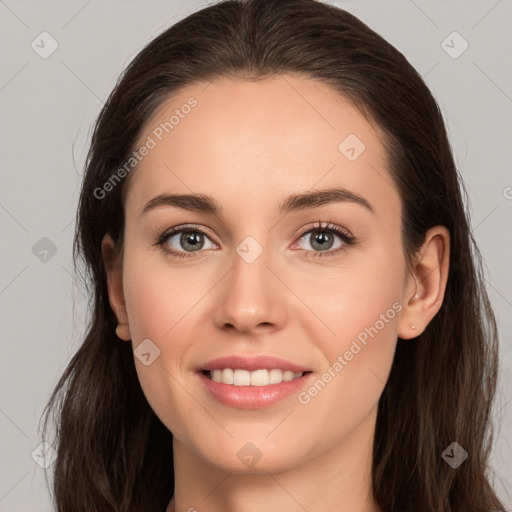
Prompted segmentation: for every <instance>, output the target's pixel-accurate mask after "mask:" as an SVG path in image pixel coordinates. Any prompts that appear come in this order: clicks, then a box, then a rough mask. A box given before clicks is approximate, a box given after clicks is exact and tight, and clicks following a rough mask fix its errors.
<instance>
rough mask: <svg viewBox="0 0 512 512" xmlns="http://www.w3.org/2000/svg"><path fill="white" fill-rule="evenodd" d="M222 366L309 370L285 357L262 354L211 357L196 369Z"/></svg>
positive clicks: (214, 368) (220, 368)
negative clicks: (254, 355)
mask: <svg viewBox="0 0 512 512" xmlns="http://www.w3.org/2000/svg"><path fill="white" fill-rule="evenodd" d="M224 368H232V369H240V370H247V371H249V372H251V371H255V370H263V369H268V370H272V369H274V368H277V369H279V370H284V371H287V370H288V371H292V372H294V373H302V372H307V371H310V370H309V369H308V368H306V367H304V366H301V365H299V364H295V363H292V362H290V361H286V360H285V359H281V358H279V357H274V356H263V355H262V356H256V357H244V356H240V355H238V356H237V355H234V356H227V357H219V358H218V359H212V360H211V361H208V362H207V363H204V364H203V365H202V366H201V367H200V368H198V371H202V370H223V369H224Z"/></svg>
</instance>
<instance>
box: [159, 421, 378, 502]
mask: <svg viewBox="0 0 512 512" xmlns="http://www.w3.org/2000/svg"><path fill="white" fill-rule="evenodd" d="M375 419H376V411H374V412H373V413H372V414H371V415H369V417H367V418H366V420H365V421H364V423H363V424H360V425H359V426H358V428H357V430H356V431H355V432H353V433H352V434H351V435H350V436H347V437H345V438H344V439H343V441H342V442H341V443H339V444H337V445H335V447H334V448H332V449H330V450H329V451H328V452H324V453H320V454H318V455H316V456H315V457H312V458H309V459H307V460H306V458H305V460H304V462H303V463H301V464H300V465H297V466H294V467H290V468H288V469H286V470H284V471H281V472H278V473H270V472H268V471H265V470H264V468H263V467H262V468H261V470H260V472H258V473H254V472H253V473H239V472H237V473H235V472H229V471H222V470H220V469H219V468H217V467H215V466H213V465H212V464H210V463H209V462H208V461H205V460H204V459H202V458H199V457H198V456H197V455H196V454H194V453H193V452H191V451H190V450H189V449H188V448H187V447H186V446H185V445H183V444H182V443H181V442H180V441H179V440H177V439H176V438H175V437H174V440H173V447H174V468H175V493H174V497H173V499H172V500H171V502H170V503H169V507H168V508H167V511H166V512H174V511H175V512H197V511H201V510H208V512H231V511H237V510H243V511H244V512H259V511H261V510H279V511H280V512H299V511H301V512H302V511H304V510H307V511H308V512H320V511H321V512H331V511H332V512H334V511H336V512H348V511H350V512H380V509H379V507H378V506H377V504H376V503H375V501H374V498H373V492H372V479H371V467H372V449H373V434H374V429H375Z"/></svg>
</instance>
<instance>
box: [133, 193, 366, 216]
mask: <svg viewBox="0 0 512 512" xmlns="http://www.w3.org/2000/svg"><path fill="white" fill-rule="evenodd" d="M332 203H355V204H358V205H360V206H362V207H364V208H365V209H367V210H368V211H370V212H372V213H375V210H374V208H373V206H372V205H371V204H370V202H369V201H368V200H366V199H365V198H364V197H362V196H360V195H359V194H355V193H353V192H350V191H349V190H347V189H345V188H339V187H335V188H328V189H324V190H316V191H312V192H303V193H299V194H292V195H290V196H288V197H286V198H285V200H284V201H283V202H282V203H281V204H280V205H279V213H280V214H283V215H285V214H287V213H290V212H293V211H299V210H306V209H310V208H319V207H320V206H324V205H327V204H332ZM161 206H172V207H176V208H182V209H183V210H188V211H193V212H200V213H206V214H209V215H215V216H216V217H221V216H222V207H221V206H220V204H218V203H217V202H216V201H215V199H214V198H213V197H211V196H208V195H205V194H159V195H157V196H155V197H154V198H153V199H151V200H150V201H148V202H147V203H146V204H145V206H144V208H143V209H142V212H141V215H144V214H146V213H147V212H149V211H151V210H154V209H155V208H159V207H161Z"/></svg>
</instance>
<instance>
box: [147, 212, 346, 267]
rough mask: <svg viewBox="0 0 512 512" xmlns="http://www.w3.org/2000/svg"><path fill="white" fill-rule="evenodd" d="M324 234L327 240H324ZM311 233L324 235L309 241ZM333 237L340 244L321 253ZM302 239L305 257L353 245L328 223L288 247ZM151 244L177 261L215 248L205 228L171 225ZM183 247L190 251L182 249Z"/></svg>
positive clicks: (308, 230) (343, 229)
mask: <svg viewBox="0 0 512 512" xmlns="http://www.w3.org/2000/svg"><path fill="white" fill-rule="evenodd" d="M326 233H327V237H325V234H326ZM315 234H316V236H318V235H320V234H323V235H324V236H321V237H320V238H319V240H318V239H314V238H313V235H315ZM333 237H334V238H335V237H337V238H338V239H339V240H341V242H340V244H339V245H338V246H337V247H335V248H332V247H329V249H327V250H323V248H322V247H321V246H322V245H324V244H323V242H322V240H325V239H327V244H329V240H331V239H333ZM303 240H306V241H308V242H309V245H310V247H311V249H307V248H306V249H300V251H299V252H301V253H305V255H306V256H308V257H319V256H320V257H328V256H334V255H335V254H337V253H338V252H340V251H343V250H346V249H347V247H348V246H350V245H353V244H355V243H356V238H355V237H354V236H353V235H352V234H351V233H350V232H349V231H348V230H346V229H345V228H342V227H341V226H337V225H335V224H331V222H330V221H328V222H327V223H322V222H320V221H318V222H317V223H316V224H315V225H314V226H313V227H310V228H309V229H307V230H306V231H303V232H302V234H301V235H299V237H298V241H297V242H294V244H293V245H292V247H293V246H295V245H296V244H297V243H300V242H302V241H303ZM311 240H313V244H319V246H320V247H319V250H315V248H314V247H313V245H312V244H311ZM208 243H210V244H211V245H210V246H209V247H208V246H207V247H205V244H206V245H208ZM154 245H157V246H160V247H161V249H162V250H163V251H164V252H165V253H167V255H169V256H171V257H178V258H194V257H196V256H197V253H201V252H204V251H202V250H201V249H205V248H206V249H212V248H215V247H216V246H217V244H215V243H214V242H212V241H211V239H210V237H209V235H208V234H207V233H206V231H205V229H204V228H202V227H201V226H200V225H197V224H194V225H186V226H175V227H173V228H171V229H169V230H167V231H165V232H164V233H163V234H162V235H160V236H159V237H158V238H157V239H156V241H155V244H154ZM187 245H188V246H189V247H190V248H192V250H191V251H187V250H185V247H186V246H187ZM196 245H197V246H199V249H195V246H196Z"/></svg>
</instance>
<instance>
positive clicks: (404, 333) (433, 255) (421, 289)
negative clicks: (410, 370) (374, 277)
mask: <svg viewBox="0 0 512 512" xmlns="http://www.w3.org/2000/svg"><path fill="white" fill-rule="evenodd" d="M449 258H450V234H449V232H448V229H447V228H446V227H444V226H435V227H433V228H431V229H429V230H428V231H427V233H426V236H425V242H424V244H423V245H422V247H421V249H420V250H419V251H418V253H417V255H416V257H415V258H414V259H413V265H412V269H411V271H410V274H409V279H408V282H407V286H406V290H407V292H406V294H405V297H404V304H405V305H404V308H403V310H402V314H401V317H400V321H399V328H398V336H399V337H400V338H402V339H411V338H415V337H417V336H418V335H420V334H421V333H422V332H423V331H424V330H425V328H426V327H427V325H428V324H429V322H430V321H431V320H432V318H434V316H435V315H436V314H437V312H438V311H439V309H440V308H441V305H442V303H443V299H444V293H445V290H446V283H447V280H448V270H449Z"/></svg>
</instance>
